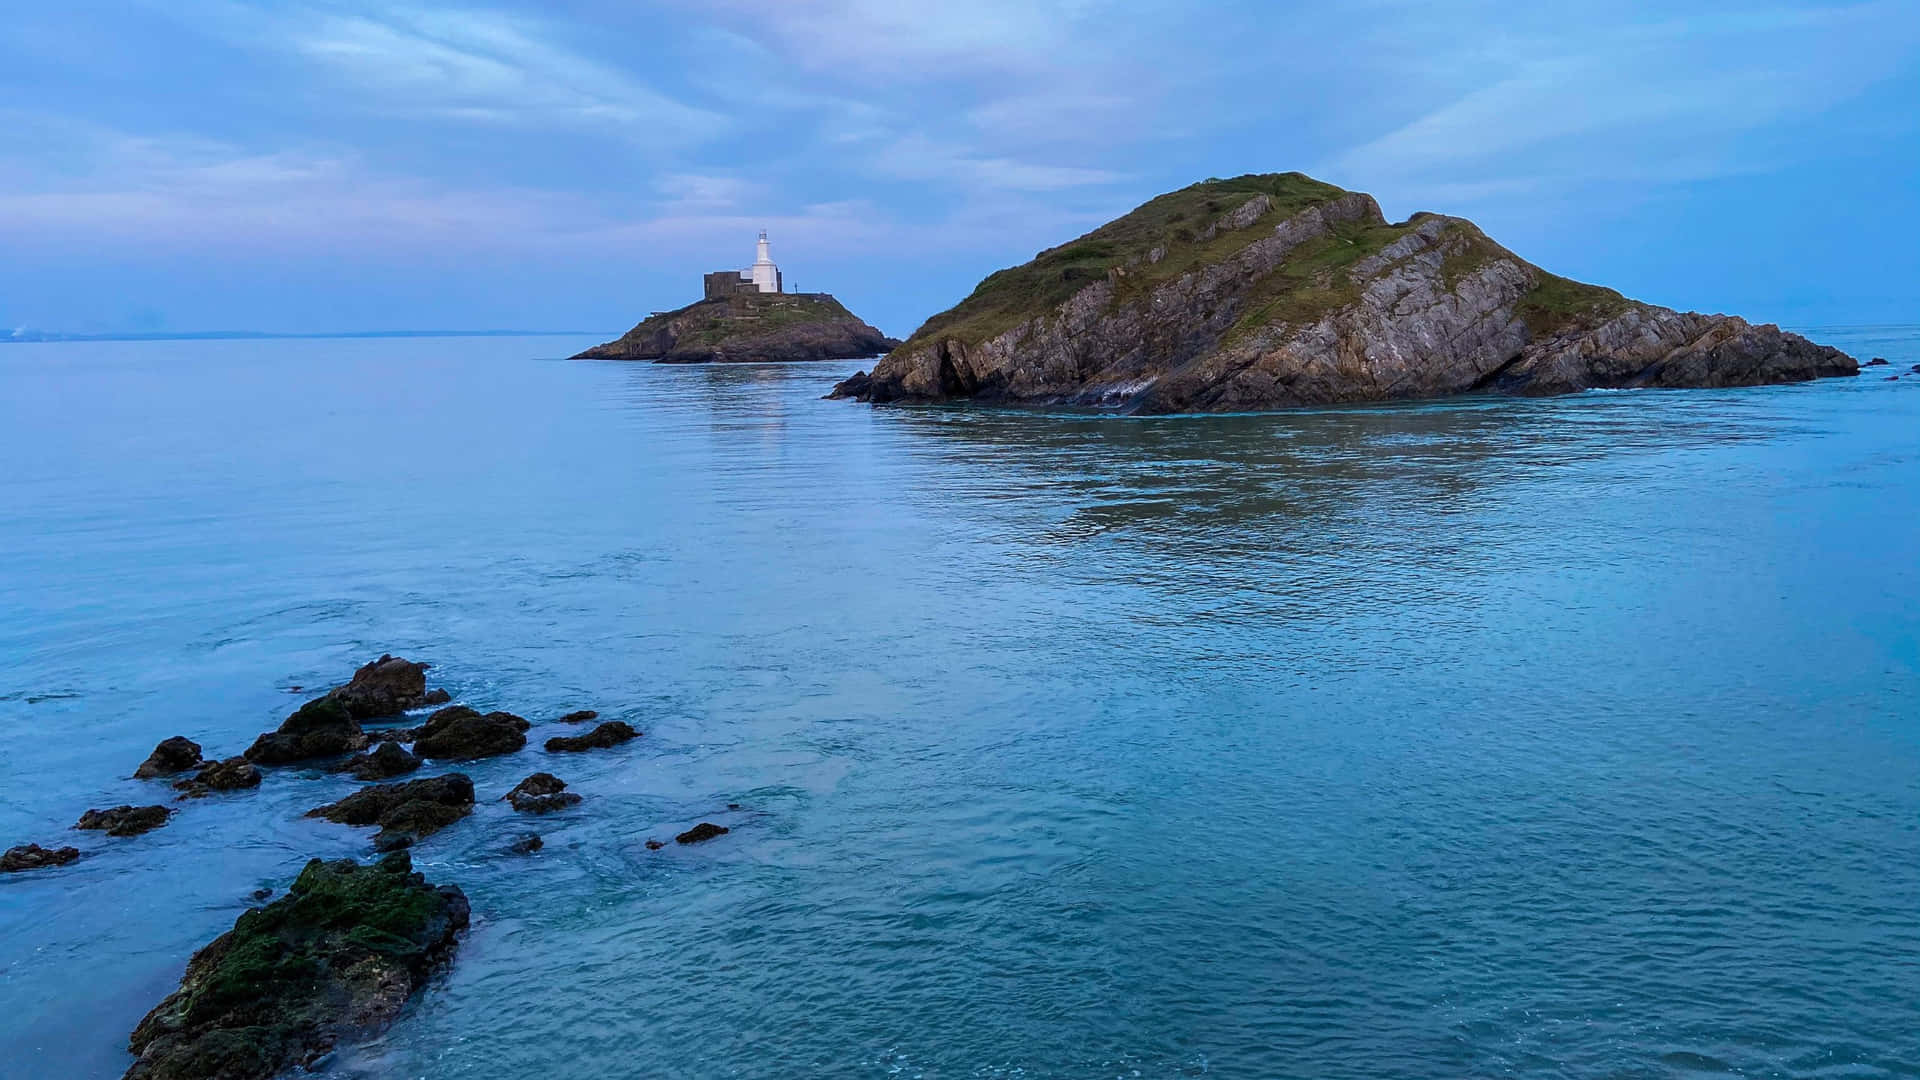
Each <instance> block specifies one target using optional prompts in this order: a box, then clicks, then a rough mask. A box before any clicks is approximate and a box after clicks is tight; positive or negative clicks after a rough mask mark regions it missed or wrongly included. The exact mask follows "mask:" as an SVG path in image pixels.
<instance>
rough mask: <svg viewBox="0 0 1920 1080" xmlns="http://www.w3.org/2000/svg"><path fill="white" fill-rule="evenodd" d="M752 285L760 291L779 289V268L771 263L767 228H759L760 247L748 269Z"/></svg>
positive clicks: (771, 254)
mask: <svg viewBox="0 0 1920 1080" xmlns="http://www.w3.org/2000/svg"><path fill="white" fill-rule="evenodd" d="M748 274H749V276H750V277H751V278H752V281H753V287H754V288H756V289H758V290H760V291H761V292H779V291H780V268H779V267H777V266H775V265H773V253H772V251H771V250H770V249H769V248H768V246H767V230H765V229H761V230H760V247H759V251H758V252H757V253H756V254H755V257H754V260H753V269H752V270H750V271H748Z"/></svg>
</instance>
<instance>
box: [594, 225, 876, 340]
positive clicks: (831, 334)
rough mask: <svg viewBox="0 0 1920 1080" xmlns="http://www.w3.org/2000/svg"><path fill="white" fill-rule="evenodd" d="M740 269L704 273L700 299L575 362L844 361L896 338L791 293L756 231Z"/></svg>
mask: <svg viewBox="0 0 1920 1080" xmlns="http://www.w3.org/2000/svg"><path fill="white" fill-rule="evenodd" d="M759 243H760V254H759V258H758V259H757V260H756V261H755V262H754V264H753V266H752V267H751V268H750V269H749V270H746V271H731V270H722V271H719V272H717V273H712V274H708V275H707V276H706V295H705V297H704V298H703V299H701V300H699V301H697V302H695V303H692V304H688V305H687V306H686V307H683V308H679V309H677V310H674V311H663V312H659V313H656V314H654V315H651V316H649V317H648V318H646V319H644V320H642V321H641V323H640V325H638V326H636V327H634V328H633V329H631V330H629V331H627V332H626V333H625V334H624V335H622V336H621V337H620V338H619V339H618V340H616V341H609V342H607V343H606V344H604V345H596V346H594V347H593V348H591V349H588V350H587V351H585V352H583V353H580V354H579V355H578V356H575V357H574V358H573V359H575V360H652V361H654V362H656V363H662V364H706V363H764V362H770V361H772V362H785V361H796V360H850V359H854V358H857V357H862V356H879V355H880V354H882V353H884V352H886V351H888V350H889V349H892V348H894V347H895V346H897V345H899V344H900V342H898V341H896V340H895V339H893V338H890V337H888V336H886V335H885V334H883V333H881V332H880V331H879V330H877V329H875V328H873V327H872V326H869V325H868V324H867V323H865V322H862V321H861V320H860V319H859V318H857V317H856V316H855V315H854V314H853V312H851V311H848V310H847V309H846V307H845V306H844V305H842V304H841V303H840V301H838V300H835V299H834V298H833V296H832V295H830V294H828V293H791V292H786V291H784V287H785V283H784V281H783V280H782V278H781V276H780V271H779V268H778V267H776V266H775V265H774V264H773V260H772V258H771V257H770V256H769V254H768V250H767V234H766V233H761V234H760V242H759Z"/></svg>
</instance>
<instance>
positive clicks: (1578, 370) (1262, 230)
mask: <svg viewBox="0 0 1920 1080" xmlns="http://www.w3.org/2000/svg"><path fill="white" fill-rule="evenodd" d="M1857 372H1858V368H1857V366H1856V365H1855V363H1854V361H1853V359H1852V358H1851V357H1848V356H1847V355H1845V354H1844V353H1841V352H1839V351H1838V350H1835V349H1831V348H1826V347H1824V346H1820V345H1815V344H1813V343H1812V342H1810V341H1808V340H1806V339H1805V338H1802V337H1799V336H1797V335H1794V334H1789V333H1784V332H1782V331H1781V330H1780V329H1779V328H1778V327H1776V326H1755V325H1752V324H1749V323H1747V322H1746V321H1745V320H1742V319H1739V318H1736V317H1733V316H1727V315H1698V314H1682V313H1679V312H1675V311H1671V310H1669V309H1666V308H1660V307H1654V306H1652V305H1649V304H1642V303H1637V302H1635V301H1631V300H1628V299H1626V298H1625V297H1622V296H1621V295H1620V294H1619V293H1616V292H1614V291H1612V290H1610V289H1602V288H1598V287H1595V286H1591V285H1583V284H1580V283H1578V282H1574V281H1569V280H1567V279H1565V278H1560V277H1556V276H1554V275H1552V274H1549V273H1547V272H1545V271H1543V270H1541V269H1539V268H1538V267H1535V266H1533V265H1531V264H1530V263H1528V262H1526V261H1525V260H1523V259H1521V258H1520V257H1518V256H1516V255H1514V254H1513V253H1512V252H1510V251H1508V250H1506V249H1505V248H1503V247H1501V246H1499V245H1498V244H1495V243H1494V242H1493V241H1491V240H1489V239H1488V238H1487V237H1486V236H1485V234H1483V233H1481V232H1480V230H1479V229H1478V228H1476V227H1475V226H1474V225H1473V224H1472V223H1471V222H1469V221H1466V220H1463V219H1460V218H1453V217H1445V216H1442V215H1437V214H1419V215H1415V216H1414V217H1413V218H1411V219H1409V220H1407V221H1405V222H1401V223H1398V224H1390V223H1388V222H1387V221H1386V219H1385V218H1384V217H1383V216H1382V215H1381V212H1380V207H1379V205H1378V204H1377V203H1375V202H1374V200H1373V198H1372V197H1371V196H1368V195H1363V194H1359V193H1356V192H1347V191H1342V190H1341V189H1339V188H1335V187H1332V186H1331V185H1327V184H1322V183H1319V182H1318V181H1315V180H1312V179H1310V178H1308V177H1305V176H1302V175H1300V174H1298V173H1287V174H1278V175H1266V176H1243V177H1239V178H1237V179H1234V180H1212V181H1207V182H1206V183H1202V184H1196V185H1194V186H1193V187H1190V188H1185V189H1183V190H1181V191H1177V192H1173V193H1171V194H1168V195H1163V196H1161V197H1160V198H1158V199H1155V200H1153V201H1152V202H1150V203H1147V204H1146V205H1145V206H1142V207H1140V208H1139V209H1138V210H1135V211H1134V212H1133V213H1131V214H1128V215H1127V216H1126V217H1123V218H1120V219H1118V220H1117V221H1114V222H1111V223H1109V224H1107V225H1105V226H1102V227H1101V228H1099V229H1096V230H1095V231H1093V232H1092V233H1089V234H1087V235H1086V236H1083V237H1081V238H1080V239H1078V240H1075V241H1073V242H1072V243H1070V244H1066V245H1063V246H1062V247H1058V248H1054V249H1051V250H1049V251H1044V252H1041V253H1040V255H1038V256H1037V257H1036V258H1035V259H1034V260H1033V261H1032V262H1030V263H1027V264H1025V265H1024V266H1020V267H1015V268H1013V269H1010V270H1003V271H1001V272H999V273H997V274H994V275H993V276H992V277H989V278H987V279H986V280H985V281H983V282H982V283H981V284H980V286H979V287H978V288H977V289H975V290H974V293H973V294H972V295H971V296H969V297H968V298H967V299H966V300H965V301H963V302H962V303H961V304H960V305H959V306H957V307H955V308H953V309H952V310H951V311H948V312H945V313H943V314H941V315H938V316H935V317H934V318H933V319H930V320H928V322H927V323H926V325H924V326H922V327H921V328H920V329H919V330H918V331H917V332H916V333H915V334H914V335H913V337H912V338H910V339H908V340H907V342H906V343H905V344H903V345H902V346H901V347H899V348H898V349H895V350H894V351H893V352H892V353H890V354H888V355H887V356H886V357H885V358H884V359H883V360H881V361H880V363H879V364H878V365H877V366H876V367H875V368H874V370H873V372H872V374H871V375H868V374H866V373H861V374H859V375H856V376H854V377H853V378H851V379H849V380H847V381H846V382H844V383H842V384H841V385H840V386H839V387H836V388H835V391H834V395H833V396H836V397H856V398H859V399H860V400H863V401H875V402H885V401H944V400H952V399H963V398H964V399H974V400H981V401H997V402H1018V403H1030V404H1057V405H1076V406H1093V407H1103V408H1113V409H1119V410H1122V411H1128V412H1140V413H1164V412H1201V411H1239V410H1251V409H1269V408H1277V407H1284V406H1295V405H1317V404H1329V403H1335V402H1356V401H1384V400H1392V399H1402V398H1430V397H1441V396H1445V395H1450V394H1461V393H1468V392H1473V391H1488V392H1498V393H1511V394H1560V393H1569V392H1572V391H1576V390H1583V389H1587V388H1591V387H1629V386H1665V387H1690V386H1691V387H1698V386H1748V385H1756V384H1761V383H1778V382H1796V381H1802V380H1807V379H1814V378H1819V377H1822V376H1829V375H1853V374H1856V373H1857Z"/></svg>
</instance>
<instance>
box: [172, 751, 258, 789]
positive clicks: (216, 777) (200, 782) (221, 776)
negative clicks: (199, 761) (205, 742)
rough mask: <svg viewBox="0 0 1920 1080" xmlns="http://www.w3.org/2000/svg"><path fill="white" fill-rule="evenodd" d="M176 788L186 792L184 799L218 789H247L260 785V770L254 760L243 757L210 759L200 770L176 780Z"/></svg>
mask: <svg viewBox="0 0 1920 1080" xmlns="http://www.w3.org/2000/svg"><path fill="white" fill-rule="evenodd" d="M173 786H174V789H175V790H177V791H181V792H184V794H182V795H181V796H180V797H181V798H183V799H201V798H205V797H206V796H208V795H211V794H213V793H214V792H216V791H245V790H246V789H248V788H257V787H259V786H260V770H259V769H257V768H255V767H254V764H253V762H251V761H248V760H247V759H246V758H243V757H230V758H228V759H226V760H225V761H210V762H207V763H206V764H204V765H202V766H200V771H199V772H197V773H194V774H193V775H192V776H189V777H187V778H186V779H185V780H179V781H175V782H174V785H173Z"/></svg>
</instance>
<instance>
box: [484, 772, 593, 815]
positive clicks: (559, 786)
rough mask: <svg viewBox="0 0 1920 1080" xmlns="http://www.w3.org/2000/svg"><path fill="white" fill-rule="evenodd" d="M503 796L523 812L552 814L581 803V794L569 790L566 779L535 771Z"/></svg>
mask: <svg viewBox="0 0 1920 1080" xmlns="http://www.w3.org/2000/svg"><path fill="white" fill-rule="evenodd" d="M502 797H503V798H505V799H506V800H507V801H508V802H509V803H512V804H513V808H514V809H515V810H518V811H520V812H521V813H523V814H551V813H553V812H554V811H555V810H565V809H566V808H567V807H569V806H577V805H579V803H580V796H578V795H576V794H574V793H573V792H571V791H568V790H567V782H566V781H565V780H562V779H560V778H559V777H557V776H555V775H553V774H552V773H545V772H537V773H534V774H533V775H532V776H529V777H527V778H526V779H525V780H522V781H520V782H519V783H518V784H515V785H514V787H513V790H512V791H509V792H507V793H506V795H504V796H502Z"/></svg>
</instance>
